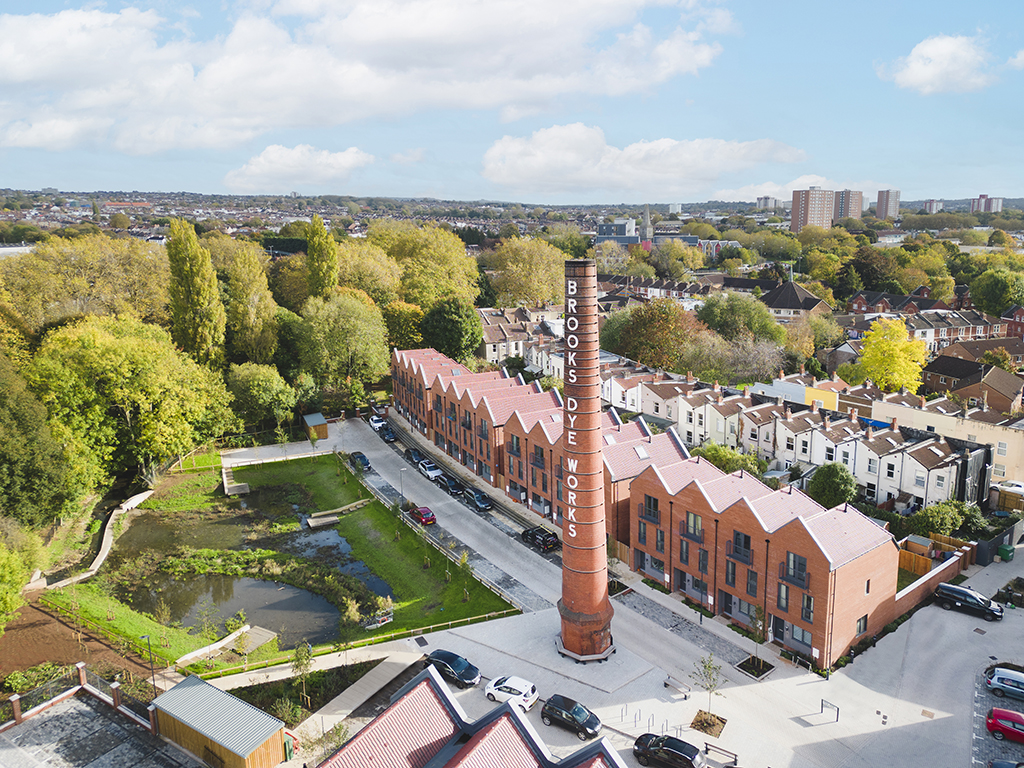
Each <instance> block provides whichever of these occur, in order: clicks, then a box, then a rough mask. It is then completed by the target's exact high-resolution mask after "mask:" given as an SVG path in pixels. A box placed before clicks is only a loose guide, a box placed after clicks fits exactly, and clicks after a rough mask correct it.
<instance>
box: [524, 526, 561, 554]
mask: <svg viewBox="0 0 1024 768" xmlns="http://www.w3.org/2000/svg"><path fill="white" fill-rule="evenodd" d="M523 541H525V542H526V543H527V544H529V545H530V546H531V547H536V548H537V549H539V550H540V551H541V552H550V551H551V550H553V549H558V536H556V535H555V534H554V533H552V532H551V531H549V530H548V529H547V528H545V527H544V526H542V525H538V526H537V527H535V528H527V529H526V530H525V531H523Z"/></svg>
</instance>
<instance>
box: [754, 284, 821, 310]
mask: <svg viewBox="0 0 1024 768" xmlns="http://www.w3.org/2000/svg"><path fill="white" fill-rule="evenodd" d="M761 302H762V303H763V304H765V305H766V306H768V307H769V308H770V309H800V310H803V311H805V312H809V311H810V310H812V309H814V308H815V307H817V306H818V305H824V306H825V307H828V304H826V303H825V301H824V300H823V299H820V298H818V297H817V296H815V295H814V294H813V293H811V292H810V291H808V290H807V289H806V288H804V287H803V286H801V285H797V284H796V283H794V282H792V281H788V282H785V283H783V284H782V285H780V286H778V287H777V288H773V289H772V290H770V291H768V293H766V294H764V295H763V296H761Z"/></svg>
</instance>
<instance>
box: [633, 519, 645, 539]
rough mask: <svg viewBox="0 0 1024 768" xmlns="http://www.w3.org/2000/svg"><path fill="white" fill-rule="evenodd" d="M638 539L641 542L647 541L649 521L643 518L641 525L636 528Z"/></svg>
mask: <svg viewBox="0 0 1024 768" xmlns="http://www.w3.org/2000/svg"><path fill="white" fill-rule="evenodd" d="M636 540H637V542H638V543H640V544H646V543H647V523H645V522H644V521H643V520H641V521H640V523H639V527H638V528H637V530H636Z"/></svg>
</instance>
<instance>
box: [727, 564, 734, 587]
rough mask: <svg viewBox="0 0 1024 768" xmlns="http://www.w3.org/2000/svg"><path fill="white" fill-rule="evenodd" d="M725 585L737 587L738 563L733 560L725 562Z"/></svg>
mask: <svg viewBox="0 0 1024 768" xmlns="http://www.w3.org/2000/svg"><path fill="white" fill-rule="evenodd" d="M725 584H726V586H729V587H735V586H736V563H735V562H733V561H732V560H726V561H725Z"/></svg>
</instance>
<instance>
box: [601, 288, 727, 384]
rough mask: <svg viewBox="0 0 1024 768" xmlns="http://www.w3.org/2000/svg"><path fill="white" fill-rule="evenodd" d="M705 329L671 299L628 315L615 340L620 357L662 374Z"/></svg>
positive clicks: (648, 304)
mask: <svg viewBox="0 0 1024 768" xmlns="http://www.w3.org/2000/svg"><path fill="white" fill-rule="evenodd" d="M708 335H710V334H709V333H708V330H707V328H705V327H704V326H703V325H702V324H701V323H699V322H698V321H697V320H695V319H694V317H693V315H692V314H690V313H689V312H687V311H686V310H685V309H684V308H683V306H682V304H680V303H679V302H677V301H673V300H672V299H654V300H653V301H650V302H648V303H647V304H640V305H638V306H636V307H634V308H633V309H631V310H630V311H629V316H628V320H627V321H626V323H625V325H624V326H623V327H622V330H621V331H620V333H619V338H618V347H617V348H618V350H619V351H620V353H621V354H624V355H626V356H627V357H629V358H631V359H633V360H636V361H637V362H639V363H643V364H644V365H649V366H652V367H654V368H660V369H662V370H675V368H676V364H677V362H678V361H679V355H680V352H681V350H682V349H683V348H684V347H685V346H686V345H688V344H691V343H693V342H695V341H696V340H697V338H698V337H702V336H708Z"/></svg>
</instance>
